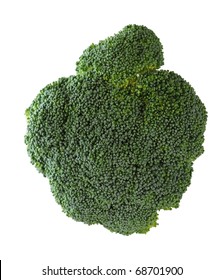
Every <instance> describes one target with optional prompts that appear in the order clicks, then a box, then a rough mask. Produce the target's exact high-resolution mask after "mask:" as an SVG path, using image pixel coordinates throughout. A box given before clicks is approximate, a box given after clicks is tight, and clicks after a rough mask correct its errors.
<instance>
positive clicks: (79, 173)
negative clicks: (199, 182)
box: [25, 25, 207, 235]
mask: <svg viewBox="0 0 223 280" xmlns="http://www.w3.org/2000/svg"><path fill="white" fill-rule="evenodd" d="M162 49H163V48H162V45H161V43H160V41H159V39H158V37H157V36H156V35H155V34H154V32H153V31H151V30H149V29H147V28H146V27H145V26H138V25H128V26H126V27H125V28H124V29H123V30H121V31H120V32H119V33H117V34H115V35H114V36H111V37H108V38H107V39H105V40H103V41H100V42H99V43H98V44H92V45H91V46H89V47H88V48H87V49H86V50H84V52H83V54H82V55H81V57H80V59H79V61H78V62H77V63H76V75H75V76H74V75H73V76H70V77H68V78H60V79H58V81H56V82H53V83H51V84H49V85H47V86H46V87H45V88H43V89H42V90H41V91H40V93H39V94H38V95H37V96H36V98H35V99H34V101H33V102H32V104H31V105H30V107H29V108H28V109H27V110H26V117H27V123H28V125H27V133H26V135H25V143H26V145H27V150H28V154H29V156H30V158H31V162H32V164H33V165H34V166H35V167H36V168H37V169H38V170H39V172H41V173H42V174H43V175H44V176H45V177H47V178H48V179H49V183H50V186H51V191H52V193H53V195H54V197H55V200H56V201H57V202H58V203H59V204H60V205H61V206H62V209H63V211H64V212H65V213H66V215H67V216H69V217H72V218H73V219H74V220H76V221H81V222H84V223H86V224H88V225H91V224H101V225H103V226H104V227H106V228H107V229H109V230H110V231H112V232H117V233H120V234H123V235H130V234H133V233H146V232H148V231H149V230H150V228H151V227H154V226H156V225H157V219H158V211H159V210H161V209H165V210H168V209H172V208H177V207H179V203H180V200H181V198H182V195H183V193H184V192H185V191H186V190H187V187H188V186H189V185H190V181H191V175H192V170H193V161H194V160H195V159H196V158H197V157H199V156H200V155H201V154H202V153H203V151H204V149H203V146H202V144H203V142H204V131H205V126H206V121H207V112H206V109H205V106H204V104H203V103H202V102H201V100H200V99H199V97H198V96H197V95H196V93H195V91H194V89H193V88H192V87H191V85H190V84H189V83H188V82H187V81H185V80H184V79H183V78H182V77H181V76H180V75H178V74H176V73H174V72H172V71H168V70H158V69H159V68H160V66H162V65H163V61H164V59H163V51H162Z"/></svg>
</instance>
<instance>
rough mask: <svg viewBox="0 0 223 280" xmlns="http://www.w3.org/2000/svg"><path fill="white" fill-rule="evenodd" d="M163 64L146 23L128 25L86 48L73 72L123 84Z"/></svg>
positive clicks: (156, 42) (160, 52) (160, 47)
mask: <svg viewBox="0 0 223 280" xmlns="http://www.w3.org/2000/svg"><path fill="white" fill-rule="evenodd" d="M163 63H164V59H163V52H162V45H161V43H160V40H159V38H158V37H157V36H156V35H155V33H154V32H153V31H152V30H149V29H148V28H146V27H145V26H138V25H127V26H126V27H125V28H123V30H121V31H120V32H119V33H118V34H116V35H114V36H112V37H108V38H107V39H105V40H103V41H100V42H99V44H98V45H95V44H92V45H91V46H90V47H89V48H87V49H86V50H85V51H84V52H83V54H82V56H81V57H80V60H79V61H78V62H77V63H76V65H77V68H76V71H77V74H78V75H83V74H85V73H86V72H90V71H91V72H95V73H96V74H100V75H102V76H103V78H104V79H105V80H108V81H110V82H113V83H114V84H115V85H119V84H121V85H122V84H125V83H128V81H129V80H130V79H134V78H135V76H136V75H137V74H139V73H144V72H148V70H153V69H157V68H159V67H160V66H162V65H163Z"/></svg>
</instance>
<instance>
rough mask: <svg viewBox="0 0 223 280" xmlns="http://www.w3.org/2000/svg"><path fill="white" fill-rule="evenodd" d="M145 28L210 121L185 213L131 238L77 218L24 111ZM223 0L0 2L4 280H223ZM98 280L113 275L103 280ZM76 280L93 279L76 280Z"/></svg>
mask: <svg viewBox="0 0 223 280" xmlns="http://www.w3.org/2000/svg"><path fill="white" fill-rule="evenodd" d="M133 23H134V24H140V25H146V26H147V27H148V28H150V29H152V30H153V31H154V32H155V33H156V34H157V35H158V37H159V38H160V39H161V42H162V43H163V46H164V55H165V65H164V66H163V69H170V70H173V71H175V72H177V73H179V74H181V75H182V76H183V77H184V78H185V79H186V80H188V81H190V83H191V84H192V85H193V87H194V88H195V89H196V92H197V94H198V95H199V96H200V98H201V100H202V101H203V102H204V103H205V105H206V107H207V110H208V113H209V117H208V124H207V130H206V133H205V138H206V140H205V144H204V147H205V153H204V154H203V155H202V156H201V157H200V158H199V159H197V160H196V162H195V164H194V173H193V177H192V183H191V186H190V187H189V189H188V191H187V192H186V193H185V195H184V196H183V199H182V201H181V205H180V208H178V209H175V210H172V211H161V212H160V214H159V226H158V227H156V228H152V229H151V230H150V232H148V233H147V234H146V235H140V234H133V235H131V236H122V235H119V234H115V233H111V232H109V231H108V230H106V229H105V228H103V227H102V226H99V225H94V226H87V225H85V224H83V223H77V222H75V221H73V220H72V219H70V218H67V217H66V216H65V214H63V213H62V211H61V208H60V206H59V205H57V204H56V202H55V201H54V198H53V196H52V195H51V192H50V187H49V184H48V180H47V179H45V178H43V176H42V175H41V174H39V173H38V172H37V171H36V170H35V168H34V167H33V166H32V165H31V164H30V160H29V158H28V156H27V153H26V147H25V145H24V134H25V132H26V119H25V116H24V111H25V109H26V108H27V107H28V106H29V105H30V103H31V101H32V100H33V99H34V98H35V96H36V94H37V93H38V92H39V90H40V89H41V88H43V87H44V86H45V85H46V84H48V83H50V82H52V81H54V80H57V79H58V78H59V77H61V76H69V75H71V74H74V69H75V61H76V60H77V59H78V57H79V56H80V55H81V53H82V51H83V49H84V48H86V47H88V46H89V45H90V44H91V43H92V42H95V43H97V42H98V40H100V39H104V38H106V37H107V36H109V35H113V34H114V33H116V32H118V31H119V30H120V29H122V28H123V27H124V26H125V25H127V24H133ZM222 26H223V20H222V7H221V1H217V0H211V1H205V0H203V1H195V0H194V1H189V0H186V1H179V0H176V1H174V0H168V1H167V0H163V1H161V0H156V1H155V0H154V1H149V0H147V1H143V0H137V1H131V0H128V1H122V0H119V1H115V0H113V1H105V0H101V1H99V0H88V1H87V0H83V1H75V0H73V1H70V0H61V1H57V0H53V1H50V0H44V1H43V0H38V1H32V0H29V1H24V0H20V1H10V0H8V1H6V0H5V1H1V4H0V29H1V30H0V31H1V32H0V71H1V73H0V79H1V82H0V114H1V116H0V122H1V127H0V133H1V137H0V141H1V143H0V164H1V166H0V170H1V177H0V180H1V181H0V259H1V260H2V277H3V278H2V279H3V280H12V279H19V280H20V279H21V280H28V279H29V280H30V279H32V280H37V279H61V280H63V279H75V277H71V276H66V277H65V276H64V277H59V276H58V277H57V276H52V277H51V276H42V275H41V274H42V269H43V268H46V267H47V266H48V265H49V266H50V267H52V268H57V267H60V266H62V267H63V266H66V267H67V268H77V267H79V268H81V267H83V266H85V267H89V268H93V267H95V266H97V265H100V266H101V267H102V268H104V269H106V268H126V269H132V270H134V269H136V268H137V267H138V266H158V267H161V266H182V267H183V268H184V275H183V276H175V277H168V276H153V277H149V276H135V275H134V273H132V274H128V276H125V277H124V276H119V277H118V276H117V277H112V276H111V277H107V278H109V279H161V278H162V279H182V280H183V279H188V280H189V279H202V280H206V279H215V280H221V279H223V278H222V277H223V272H222V261H223V253H222V252H223V241H222V240H223V226H222V220H223V219H222V215H223V182H222V181H223V180H222V174H223V170H222V168H223V164H222V162H223V152H222V150H223V148H222V147H223V133H222V127H223V126H222V121H223V107H222V102H223V98H222V95H223V92H222V83H223V78H222V62H223V56H222V52H223V39H222V34H223V33H222ZM93 278H94V279H106V277H102V276H100V277H97V276H94V277H93ZM76 279H86V280H87V279H91V277H88V276H76Z"/></svg>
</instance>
